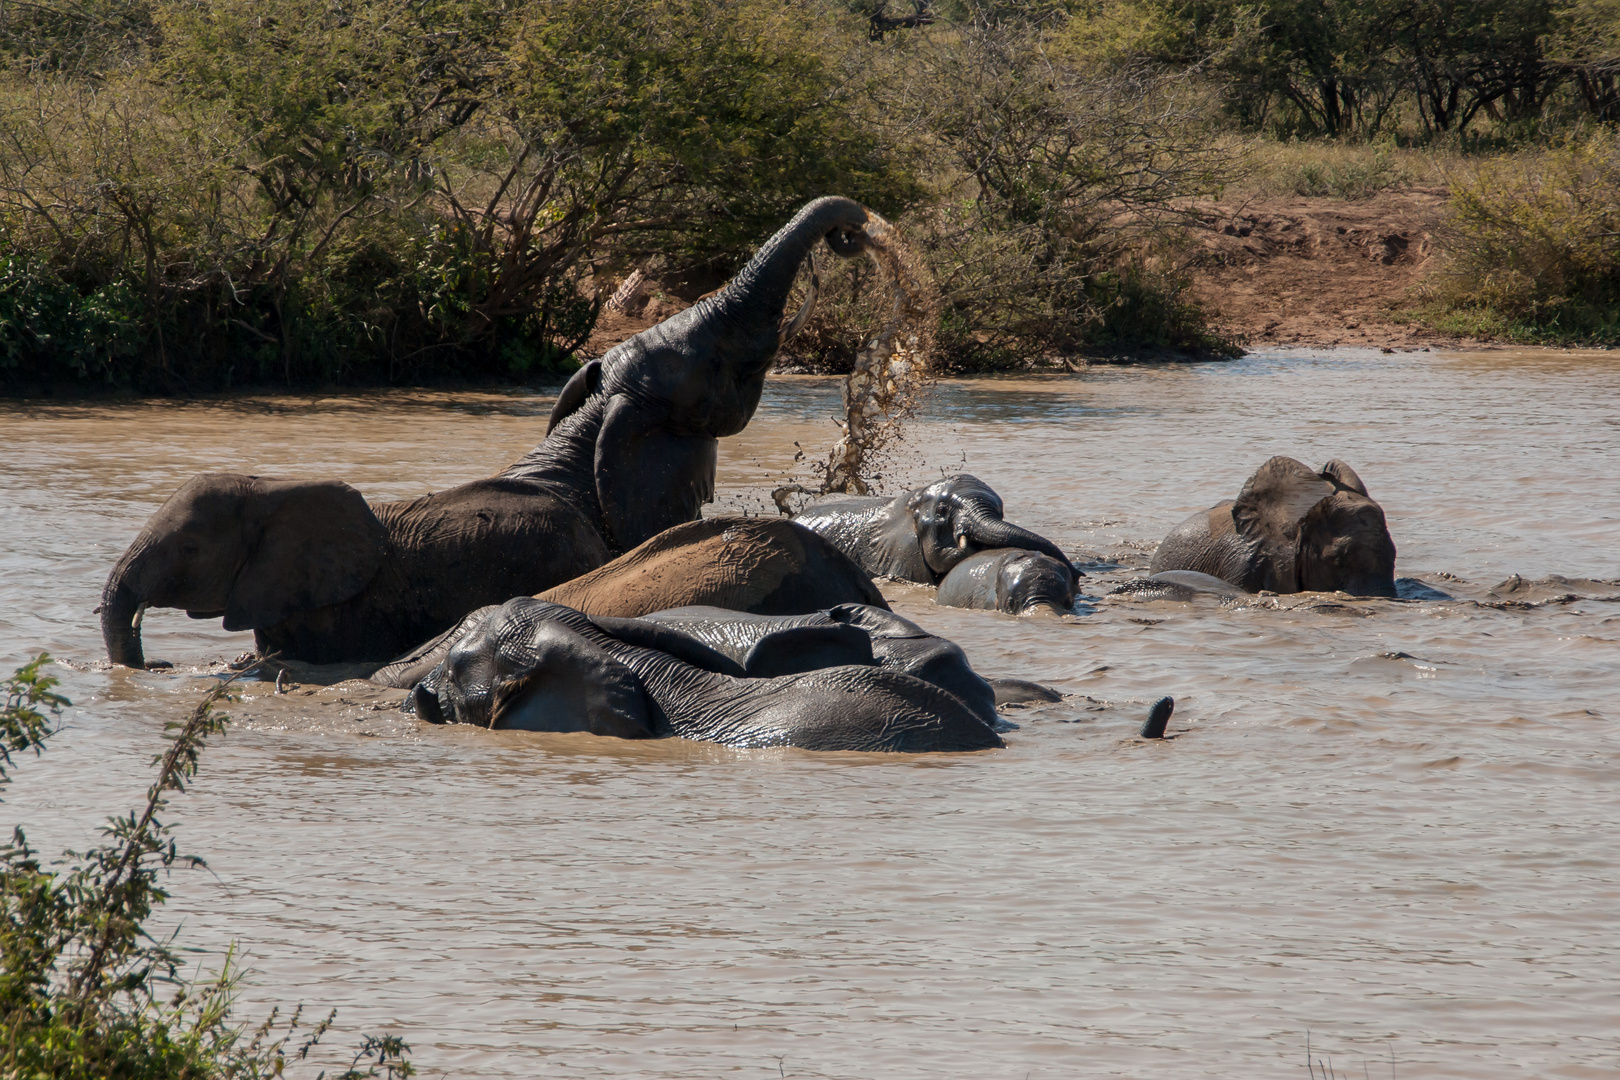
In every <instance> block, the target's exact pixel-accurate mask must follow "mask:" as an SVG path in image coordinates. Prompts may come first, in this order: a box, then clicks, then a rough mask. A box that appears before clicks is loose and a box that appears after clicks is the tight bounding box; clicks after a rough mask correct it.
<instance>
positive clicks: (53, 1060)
mask: <svg viewBox="0 0 1620 1080" xmlns="http://www.w3.org/2000/svg"><path fill="white" fill-rule="evenodd" d="M49 659H50V658H49V657H48V656H46V655H44V654H41V655H40V656H39V657H37V658H36V659H35V660H34V661H33V662H31V663H29V664H26V665H24V666H23V667H22V668H19V669H18V670H17V671H16V672H15V673H13V674H12V675H11V676H10V677H9V678H5V679H0V698H3V701H0V789H3V787H4V786H5V784H6V783H7V782H8V781H9V779H10V778H9V775H8V771H9V769H10V768H11V767H12V766H13V764H14V759H13V754H18V753H25V752H28V751H32V752H33V753H35V754H36V755H37V754H38V753H40V752H41V751H42V750H43V749H44V747H45V743H46V740H47V739H48V738H49V737H50V735H51V734H52V732H53V731H54V730H55V726H56V722H57V720H58V718H59V717H60V715H61V711H62V709H63V707H64V706H67V705H69V704H70V702H69V701H68V700H67V699H66V698H64V697H62V696H61V695H59V694H57V693H55V692H54V688H55V686H56V680H55V679H52V678H51V677H49V676H47V675H44V674H42V671H41V669H42V668H43V666H44V665H45V664H46V663H47V662H48V661H49ZM229 687H230V684H229V682H225V683H221V684H220V685H219V686H217V687H216V688H215V689H214V690H212V691H210V692H209V693H208V694H206V695H205V696H204V697H203V699H202V701H201V702H200V703H199V704H198V706H197V707H196V709H195V710H193V712H192V714H191V716H190V717H189V718H188V719H187V720H186V721H185V722H184V723H182V724H177V725H170V729H171V731H172V732H173V737H172V739H171V740H170V743H169V747H168V750H167V751H166V752H165V753H164V754H163V755H162V756H161V757H159V758H158V759H157V762H156V764H157V765H158V775H157V779H156V780H155V781H154V782H153V784H152V786H151V788H150V789H149V791H148V792H147V798H146V803H145V805H144V806H143V807H141V808H140V809H138V810H135V811H133V812H131V813H129V814H127V815H124V816H120V817H114V818H111V819H109V820H108V822H107V824H106V826H104V827H103V829H102V834H103V836H104V837H105V840H104V842H103V843H101V844H100V845H98V846H96V847H94V848H91V849H90V850H89V851H87V852H84V853H73V852H69V853H68V854H67V856H66V860H67V861H66V865H65V866H63V867H62V868H47V867H46V866H45V865H44V864H43V863H41V862H40V860H39V858H38V853H37V852H35V851H34V850H33V849H32V848H30V847H29V846H28V840H27V838H26V837H25V836H24V834H23V830H22V828H21V827H20V826H19V827H17V828H16V829H15V830H14V831H13V833H12V839H11V842H10V844H9V845H5V846H3V847H0V1076H5V1077H8V1078H11V1077H16V1078H18V1080H107V1078H120V1080H178V1078H195V1080H213V1078H216V1077H217V1078H221V1080H224V1078H231V1080H261V1078H269V1077H272V1076H282V1075H283V1074H284V1071H285V1069H286V1067H287V1066H288V1064H295V1063H296V1062H298V1061H301V1060H303V1059H304V1058H305V1056H306V1055H307V1054H308V1053H309V1051H310V1049H311V1048H312V1047H314V1045H315V1044H316V1043H317V1042H318V1041H319V1040H320V1038H321V1036H322V1035H324V1034H325V1032H326V1031H327V1028H328V1027H329V1025H330V1024H331V1020H332V1017H331V1016H328V1017H327V1018H326V1020H325V1021H323V1022H321V1023H319V1024H316V1025H314V1026H312V1027H301V1025H300V1013H299V1011H295V1012H294V1013H293V1015H292V1017H291V1018H290V1019H289V1020H287V1021H286V1022H281V1023H278V1018H277V1015H276V1013H274V1012H272V1014H271V1016H270V1018H269V1019H268V1020H266V1021H265V1022H264V1023H263V1024H261V1025H260V1026H259V1027H258V1028H256V1029H253V1030H251V1031H250V1030H248V1029H246V1028H245V1027H242V1026H240V1025H237V1024H233V1023H232V1022H231V999H232V995H233V992H234V989H235V986H236V980H237V974H236V972H235V971H234V969H233V968H232V965H231V960H230V957H227V958H226V962H225V965H224V966H223V968H222V969H221V970H220V972H219V973H218V974H217V975H216V976H215V977H213V978H212V979H206V980H200V981H199V980H194V979H187V978H186V977H184V976H183V975H182V974H181V973H180V967H181V964H180V957H179V955H178V953H177V952H176V950H175V948H174V947H173V943H172V940H170V939H159V938H155V937H153V936H152V935H151V934H150V933H149V932H148V931H147V930H146V927H145V923H146V920H147V919H148V918H149V917H150V916H151V914H152V913H153V911H154V910H155V909H156V907H157V906H159V905H161V904H162V903H163V902H164V900H166V899H167V898H168V893H167V892H165V891H164V889H163V887H162V883H163V879H164V877H165V875H166V874H167V873H168V871H169V870H170V868H172V867H174V866H175V865H177V864H178V865H189V866H200V865H202V860H201V859H198V858H196V857H195V856H191V855H184V854H182V853H181V852H180V850H179V847H178V845H177V843H176V841H175V838H174V836H173V831H172V827H171V826H169V825H168V824H166V823H165V822H163V821H162V820H160V819H159V817H158V815H159V813H161V812H162V811H164V810H165V809H166V807H167V805H168V798H169V796H170V795H171V794H178V793H180V792H183V791H184V790H185V787H186V784H187V783H188V782H189V781H190V780H191V778H192V777H193V776H195V775H196V771H197V763H198V759H199V757H200V755H201V753H202V749H203V746H204V744H205V742H206V741H207V739H208V738H209V736H211V735H215V734H218V733H219V732H220V731H222V730H223V729H224V726H225V723H226V718H225V717H224V716H223V715H220V714H218V713H216V712H215V711H214V707H215V705H217V704H218V703H219V702H220V701H221V700H223V699H224V698H225V697H226V694H227V692H228V690H229ZM408 1051H409V1047H408V1046H406V1045H405V1043H404V1042H403V1041H402V1040H401V1039H399V1038H398V1037H397V1036H383V1037H380V1038H377V1037H369V1036H368V1037H366V1038H365V1040H364V1041H363V1043H362V1045H361V1046H360V1048H359V1050H358V1051H357V1052H356V1054H355V1056H354V1059H353V1061H352V1062H351V1064H350V1066H349V1068H348V1069H347V1070H346V1071H345V1072H344V1073H343V1074H342V1076H341V1077H339V1078H338V1080H360V1078H366V1077H387V1078H389V1080H395V1078H403V1077H407V1076H411V1075H413V1073H414V1070H413V1069H412V1067H411V1065H410V1062H409V1061H408V1060H407V1059H406V1057H405V1055H406V1053H407V1052H408ZM323 1075H324V1074H323Z"/></svg>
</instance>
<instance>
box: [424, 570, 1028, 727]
mask: <svg viewBox="0 0 1620 1080" xmlns="http://www.w3.org/2000/svg"><path fill="white" fill-rule="evenodd" d="M863 643H864V644H865V649H864V653H863V650H862V648H861V646H862V644H863ZM815 648H831V649H833V650H834V654H833V655H831V656H830V657H829V659H832V660H834V661H838V662H835V663H832V664H830V665H828V666H821V667H817V668H815V669H814V670H810V671H803V670H798V669H797V668H796V667H795V664H794V662H795V661H797V662H800V663H802V661H803V660H804V658H805V654H806V653H808V652H809V651H810V650H812V649H815ZM767 654H772V655H767ZM748 656H749V657H750V658H751V660H752V661H753V662H755V663H756V670H761V671H763V670H782V669H783V667H784V666H785V667H786V668H788V669H792V670H793V673H790V674H781V675H761V676H759V677H749V672H748V670H747V669H746V668H745V667H744V665H743V664H741V663H739V662H738V661H736V660H734V659H732V658H731V657H730V656H727V655H726V654H725V653H724V652H721V651H719V650H717V649H715V648H712V647H711V646H709V645H707V644H705V643H704V642H703V641H701V640H699V639H698V638H697V637H694V636H692V635H690V634H685V633H682V632H681V631H680V630H678V629H676V628H674V627H673V626H671V625H667V624H660V623H657V622H653V621H650V620H646V619H611V618H607V617H597V618H591V617H589V616H586V615H584V614H581V613H580V612H578V611H575V610H573V609H572V608H567V607H563V606H561V605H560V604H551V603H548V602H546V601H544V600H534V599H529V598H521V599H517V600H510V601H508V602H507V603H505V604H503V605H501V606H500V607H499V608H497V609H495V610H494V611H492V612H490V613H489V615H488V616H487V617H486V618H484V619H483V620H482V621H481V622H480V623H479V624H478V625H476V626H474V627H472V628H471V629H470V630H469V631H468V632H467V633H466V634H465V635H463V636H462V637H461V638H460V639H459V640H458V641H457V642H456V643H455V645H454V646H453V647H452V648H451V650H450V652H449V654H448V655H447V656H446V657H445V659H444V661H443V663H441V664H440V665H439V666H438V667H437V668H435V669H434V671H433V672H432V673H431V674H429V675H428V676H427V677H426V678H425V679H423V680H422V681H421V682H420V683H418V684H417V685H416V686H415V688H413V689H412V691H411V693H410V695H409V696H408V697H407V698H406V700H405V703H404V707H405V708H406V709H407V711H410V712H414V713H415V714H416V715H417V716H418V717H420V718H422V719H424V720H430V721H434V722H439V723H444V722H460V723H468V724H475V725H478V726H480V727H488V728H506V729H521V730H529V731H582V732H590V733H593V734H597V735H612V736H618V737H620V738H659V737H665V736H671V735H674V736H680V737H682V738H687V739H695V740H701V741H704V742H716V743H721V744H723V745H726V746H737V747H764V746H797V747H802V748H804V749H807V750H865V751H891V752H892V751H901V752H924V751H941V750H945V751H963V750H988V749H991V748H994V747H999V746H1001V745H1002V742H1001V738H1000V736H998V735H997V734H996V733H995V731H994V730H992V728H991V726H990V725H989V724H988V723H986V722H985V721H984V720H983V719H981V718H980V717H979V716H978V715H976V714H975V713H974V711H973V710H972V709H970V708H969V707H968V706H967V705H966V704H964V703H963V702H962V701H961V700H960V699H959V698H957V697H956V696H955V695H954V694H951V693H949V692H947V691H945V690H943V689H941V688H940V687H939V686H937V685H935V684H933V683H930V682H926V681H924V680H923V679H920V678H917V677H915V676H913V675H908V674H905V673H903V672H899V671H894V670H891V669H888V668H885V667H882V666H880V665H878V664H876V663H875V662H874V661H873V659H872V651H871V643H870V640H869V639H867V638H866V637H865V636H864V635H863V634H862V633H861V631H860V630H859V628H857V627H854V626H851V625H849V624H833V625H826V626H806V627H798V628H789V629H781V630H777V631H775V632H774V634H772V635H770V636H769V637H768V640H761V641H758V642H756V643H755V644H754V645H753V646H752V647H751V648H750V650H749V652H748ZM850 659H853V660H855V661H856V662H853V663H850V662H843V661H846V660H850Z"/></svg>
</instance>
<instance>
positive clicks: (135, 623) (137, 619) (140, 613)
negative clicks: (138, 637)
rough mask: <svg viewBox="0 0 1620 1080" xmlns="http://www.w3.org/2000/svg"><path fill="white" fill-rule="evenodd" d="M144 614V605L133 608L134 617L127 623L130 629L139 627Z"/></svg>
mask: <svg viewBox="0 0 1620 1080" xmlns="http://www.w3.org/2000/svg"><path fill="white" fill-rule="evenodd" d="M145 615H146V605H145V604H142V605H141V606H140V607H138V608H136V609H135V618H134V619H133V620H132V621H131V622H130V624H129V627H130V629H131V630H139V629H140V628H141V619H142V618H144V617H145Z"/></svg>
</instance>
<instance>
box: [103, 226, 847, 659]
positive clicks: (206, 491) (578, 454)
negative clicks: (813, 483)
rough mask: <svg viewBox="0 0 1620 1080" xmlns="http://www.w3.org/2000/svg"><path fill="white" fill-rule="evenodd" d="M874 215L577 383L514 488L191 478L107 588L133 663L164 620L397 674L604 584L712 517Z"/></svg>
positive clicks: (780, 261) (107, 624) (655, 330)
mask: <svg viewBox="0 0 1620 1080" xmlns="http://www.w3.org/2000/svg"><path fill="white" fill-rule="evenodd" d="M867 220H868V218H867V213H866V211H865V210H864V209H863V208H862V207H861V206H860V204H858V203H855V202H852V201H850V200H848V199H841V198H824V199H818V200H816V201H815V202H812V203H810V204H809V205H807V206H806V207H804V209H802V210H801V211H800V212H799V213H798V215H797V216H795V217H794V219H793V220H792V221H791V222H789V223H788V224H787V225H786V226H784V227H783V228H782V229H781V231H779V232H778V233H777V234H776V235H775V236H773V237H772V238H771V239H770V240H769V241H768V242H767V243H766V244H765V246H764V247H762V248H761V249H760V250H759V252H758V253H757V254H756V255H755V256H754V258H753V259H752V260H751V261H750V262H749V263H748V265H747V266H745V267H744V268H743V269H742V270H741V271H740V272H739V273H738V274H737V275H736V277H734V278H732V280H731V281H730V282H729V283H728V284H727V285H726V286H725V287H724V288H722V289H720V290H719V291H718V292H716V293H714V294H712V295H710V296H709V297H706V298H705V299H703V300H700V301H699V302H698V303H696V304H694V305H693V306H692V307H690V308H688V309H687V310H685V311H682V312H680V313H679V314H677V315H674V316H672V317H670V318H669V319H666V320H665V321H664V322H662V323H660V324H659V325H657V326H654V327H652V328H651V329H649V330H645V331H643V332H642V333H640V334H637V335H636V336H635V337H632V338H630V339H629V340H627V341H624V342H622V343H620V344H619V345H617V346H615V347H614V348H613V349H611V350H609V351H608V353H607V354H606V355H605V356H603V357H602V358H601V359H600V360H597V361H593V362H591V363H589V364H587V365H585V367H583V368H582V369H581V370H580V371H579V372H577V373H576V374H575V375H574V376H573V378H572V379H570V380H569V382H568V384H567V385H566V386H565V387H564V388H563V391H562V393H561V395H560V396H559V397H558V400H557V403H556V406H555V407H554V408H553V410H552V413H551V418H550V422H549V424H548V427H547V432H546V437H545V441H544V442H542V443H541V444H540V445H539V446H537V447H536V448H535V449H534V450H533V451H531V452H530V453H529V454H528V455H526V456H525V457H524V458H523V459H522V460H520V461H518V462H517V463H516V464H514V465H512V466H511V467H510V468H508V469H506V470H504V471H503V472H501V473H500V474H498V475H496V476H493V477H490V478H488V479H485V480H478V481H474V482H473V483H471V484H464V485H462V486H460V487H456V488H451V489H449V490H447V491H442V492H437V493H435V494H432V495H427V496H424V497H422V498H419V499H415V500H411V501H408V502H389V503H375V504H370V505H368V504H367V503H366V502H365V500H364V499H362V498H361V496H360V495H359V493H358V492H356V491H355V490H354V489H353V488H350V487H348V486H347V485H345V484H342V483H337V482H304V481H286V480H267V479H263V478H260V477H251V476H239V475H230V474H211V475H205V476H199V477H196V478H195V479H193V480H192V481H190V482H188V483H187V484H186V485H185V486H183V487H182V488H181V489H180V490H179V491H178V492H176V493H175V495H174V496H173V497H172V498H171V499H170V500H169V501H168V502H167V503H165V504H164V505H163V506H162V507H161V508H160V509H159V510H158V511H157V512H156V513H155V514H153V516H152V517H151V519H150V520H149V521H148V522H147V523H146V526H145V527H144V528H143V529H142V530H141V532H140V534H139V535H138V536H137V537H136V538H135V541H134V542H133V543H132V544H131V545H130V547H129V549H128V550H127V551H126V552H125V553H124V556H123V558H122V559H120V560H119V562H118V564H117V565H116V566H115V567H114V568H113V570H112V573H111V574H110V575H109V576H108V578H107V584H106V587H105V589H104V590H103V593H102V604H101V609H100V610H101V626H102V636H103V638H104V639H105V641H106V644H107V654H108V656H109V657H110V658H111V659H112V661H113V662H114V663H118V664H125V665H128V666H130V667H140V666H142V665H143V664H144V659H145V658H144V655H143V652H142V648H141V638H140V616H141V613H142V612H143V611H144V610H145V609H146V608H148V607H168V608H183V609H185V610H186V611H187V612H188V613H190V614H192V615H194V616H196V617H198V618H216V617H220V616H223V617H224V620H225V623H224V625H225V628H226V629H227V630H248V629H251V630H253V631H254V636H255V640H256V642H257V645H258V647H259V649H260V651H262V652H272V651H273V652H278V653H280V654H281V655H282V656H284V657H286V658H288V659H293V660H303V661H308V662H312V663H333V662H338V661H364V660H379V661H381V660H387V659H389V658H390V657H393V656H396V655H398V654H399V653H400V652H402V651H404V650H405V649H408V648H410V647H411V646H413V645H415V644H416V643H418V642H420V641H422V640H424V639H425V638H428V637H431V636H433V635H434V634H437V633H440V632H441V631H443V630H445V629H446V628H448V627H449V626H451V625H453V624H454V623H455V622H456V620H457V619H459V618H461V617H462V616H463V615H465V614H466V613H467V612H468V611H471V610H472V609H474V608H476V607H479V606H480V605H483V604H490V603H499V602H500V601H503V600H506V599H507V598H509V597H512V596H518V595H529V594H533V593H536V592H539V591H540V590H542V589H546V588H549V587H551V586H553V585H556V584H558V583H560V582H563V581H567V580H568V579H570V578H573V577H576V576H577V575H579V574H581V573H584V572H586V571H588V570H591V569H594V568H595V567H597V566H600V565H602V564H603V563H604V562H606V561H608V560H609V559H611V558H612V557H614V556H615V555H618V554H620V553H622V552H626V551H629V550H630V549H632V548H634V547H635V546H636V545H638V544H640V543H641V542H642V541H644V540H647V539H648V538H650V537H652V536H655V535H657V534H658V533H660V532H662V531H663V530H665V529H667V528H669V527H671V526H673V525H678V524H680V523H682V522H686V521H692V520H695V519H696V518H697V517H698V514H699V508H700V507H701V506H702V504H703V503H704V502H706V501H708V500H709V499H710V498H711V497H712V495H713V491H714V478H715V462H716V448H717V446H718V443H717V440H718V439H719V438H722V437H724V436H727V435H734V434H736V433H737V432H739V431H741V430H742V429H743V427H744V426H745V425H746V424H747V423H748V421H749V419H750V418H751V417H752V416H753V414H754V410H755V408H756V407H757V406H758V404H759V398H760V393H761V391H762V389H763V387H764V381H765V373H766V370H767V368H768V367H769V366H770V361H771V358H772V357H773V356H774V355H775V353H776V351H777V348H778V346H779V344H780V342H781V340H782V338H783V336H784V335H785V334H786V333H788V332H790V331H791V329H792V328H793V327H796V326H798V325H801V324H802V316H803V315H804V314H805V311H807V310H808V308H809V305H810V303H811V302H812V301H813V299H814V295H813V293H812V296H811V298H810V300H807V301H806V306H805V309H804V310H802V311H801V312H800V317H797V318H795V319H794V322H793V324H792V325H791V326H789V327H787V328H784V327H783V325H782V317H783V312H784V308H785V307H786V305H787V299H788V294H789V290H790V288H791V286H792V284H793V280H794V277H795V275H796V274H797V273H798V270H799V267H800V265H801V264H802V263H803V261H804V259H805V257H806V256H807V255H808V254H809V253H810V252H811V250H812V249H813V248H814V247H815V246H816V245H817V244H818V243H821V242H825V243H826V244H827V245H828V246H829V247H830V248H831V249H832V250H833V251H834V252H836V253H838V254H839V255H843V256H853V255H855V254H857V253H859V252H860V251H862V250H863V249H864V247H865V246H866V244H867V242H868V237H867V234H866V233H865V232H864V231H863V226H864V224H865V223H866V222H867Z"/></svg>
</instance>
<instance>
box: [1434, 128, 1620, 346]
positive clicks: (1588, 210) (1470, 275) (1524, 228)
mask: <svg viewBox="0 0 1620 1080" xmlns="http://www.w3.org/2000/svg"><path fill="white" fill-rule="evenodd" d="M1447 233H1448V235H1447V244H1446V250H1447V251H1448V253H1449V257H1448V261H1449V266H1448V268H1447V272H1446V273H1444V274H1442V275H1440V276H1439V277H1438V278H1437V279H1436V282H1435V284H1434V285H1433V286H1432V291H1431V298H1430V299H1431V305H1432V307H1431V311H1432V313H1434V314H1435V315H1436V317H1437V318H1438V319H1439V320H1440V322H1441V324H1442V325H1445V326H1447V327H1449V328H1452V329H1457V330H1463V331H1472V332H1476V333H1481V332H1483V333H1491V334H1495V335H1500V336H1506V337H1511V338H1516V339H1520V340H1548V341H1566V342H1570V341H1598V342H1609V343H1614V342H1616V341H1620V134H1616V133H1614V132H1607V131H1605V132H1598V133H1595V134H1592V135H1589V136H1587V137H1585V138H1582V139H1577V140H1572V141H1570V142H1569V143H1567V144H1566V145H1563V146H1560V147H1557V148H1554V149H1552V150H1549V151H1545V152H1535V153H1525V154H1521V155H1517V156H1514V157H1509V158H1503V159H1499V160H1494V161H1490V162H1487V163H1484V164H1481V165H1479V166H1477V167H1476V168H1474V169H1473V170H1471V171H1470V172H1469V173H1467V174H1465V175H1463V176H1461V177H1459V178H1458V179H1457V180H1456V181H1454V182H1453V184H1452V194H1451V203H1450V206H1449V209H1448V222H1447Z"/></svg>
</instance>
